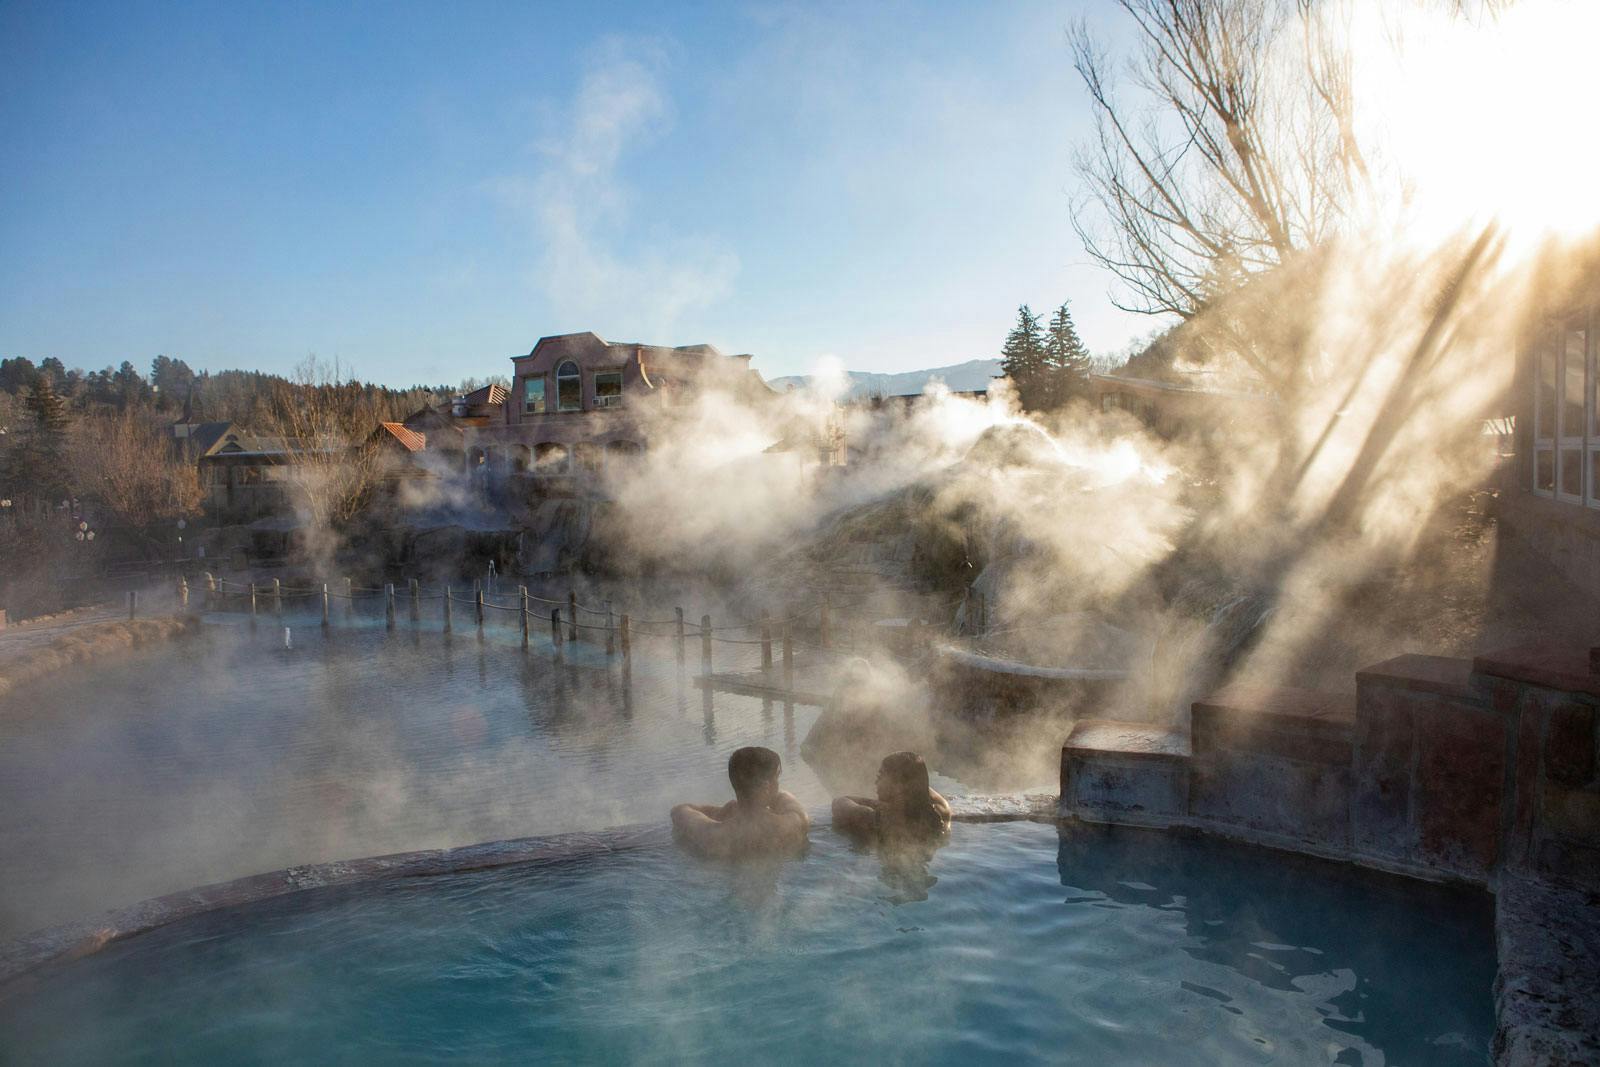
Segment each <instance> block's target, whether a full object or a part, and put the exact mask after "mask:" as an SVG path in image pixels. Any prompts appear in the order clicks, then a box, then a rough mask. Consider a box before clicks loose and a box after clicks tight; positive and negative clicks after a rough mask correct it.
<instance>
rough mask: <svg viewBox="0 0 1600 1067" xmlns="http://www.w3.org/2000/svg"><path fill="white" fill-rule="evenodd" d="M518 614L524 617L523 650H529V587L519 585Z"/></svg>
mask: <svg viewBox="0 0 1600 1067" xmlns="http://www.w3.org/2000/svg"><path fill="white" fill-rule="evenodd" d="M517 614H518V615H519V616H521V618H522V650H523V651H524V652H526V651H527V650H528V587H527V586H525V585H519V586H518V587H517Z"/></svg>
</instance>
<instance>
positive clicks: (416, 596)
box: [407, 578, 422, 622]
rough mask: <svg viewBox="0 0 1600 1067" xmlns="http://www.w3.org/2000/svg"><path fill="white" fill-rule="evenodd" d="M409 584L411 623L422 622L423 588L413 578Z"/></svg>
mask: <svg viewBox="0 0 1600 1067" xmlns="http://www.w3.org/2000/svg"><path fill="white" fill-rule="evenodd" d="M407 584H409V585H410V587H411V590H410V591H411V621H412V622H421V621H422V587H421V586H420V585H418V584H417V580H416V579H415V578H412V579H411V580H410V581H409V582H408V583H407Z"/></svg>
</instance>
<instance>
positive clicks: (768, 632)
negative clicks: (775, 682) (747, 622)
mask: <svg viewBox="0 0 1600 1067" xmlns="http://www.w3.org/2000/svg"><path fill="white" fill-rule="evenodd" d="M761 672H762V673H763V674H771V673H772V620H771V619H769V618H768V617H767V616H765V615H763V616H761Z"/></svg>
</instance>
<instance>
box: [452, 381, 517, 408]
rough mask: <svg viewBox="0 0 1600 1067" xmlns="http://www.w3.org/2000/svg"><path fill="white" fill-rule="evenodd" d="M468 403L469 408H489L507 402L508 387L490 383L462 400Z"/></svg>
mask: <svg viewBox="0 0 1600 1067" xmlns="http://www.w3.org/2000/svg"><path fill="white" fill-rule="evenodd" d="M461 399H462V400H465V401H466V402H467V406H468V407H487V406H490V405H494V404H504V403H505V402H506V387H505V386H503V385H498V384H496V383H494V382H490V383H489V384H488V385H485V386H483V387H482V388H479V389H474V390H473V391H472V392H470V393H467V394H466V395H465V396H463V397H462V398H461Z"/></svg>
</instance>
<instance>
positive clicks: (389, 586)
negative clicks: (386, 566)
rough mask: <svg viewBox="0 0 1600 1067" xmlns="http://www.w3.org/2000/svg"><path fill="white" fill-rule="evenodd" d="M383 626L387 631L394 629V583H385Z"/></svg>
mask: <svg viewBox="0 0 1600 1067" xmlns="http://www.w3.org/2000/svg"><path fill="white" fill-rule="evenodd" d="M383 625H384V628H385V629H388V630H392V629H394V583H393V582H385V583H384V586H383Z"/></svg>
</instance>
